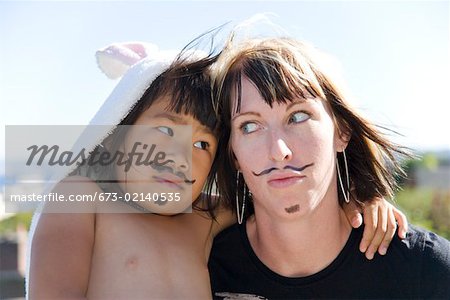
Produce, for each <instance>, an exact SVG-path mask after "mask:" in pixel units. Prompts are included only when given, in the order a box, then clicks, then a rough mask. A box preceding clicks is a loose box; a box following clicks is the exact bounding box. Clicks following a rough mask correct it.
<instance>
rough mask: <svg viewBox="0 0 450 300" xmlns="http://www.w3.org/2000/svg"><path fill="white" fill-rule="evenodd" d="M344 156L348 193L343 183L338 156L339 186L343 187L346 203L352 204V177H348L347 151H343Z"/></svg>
mask: <svg viewBox="0 0 450 300" xmlns="http://www.w3.org/2000/svg"><path fill="white" fill-rule="evenodd" d="M342 154H343V156H344V168H345V179H346V183H347V192H345V190H344V184H343V183H342V177H341V171H340V168H339V158H338V157H337V156H336V169H337V173H338V178H339V186H340V187H341V191H342V195H343V196H344V200H345V202H346V203H350V177H349V175H348V165H347V156H346V155H345V150H344V151H342Z"/></svg>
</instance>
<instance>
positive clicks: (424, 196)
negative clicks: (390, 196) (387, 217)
mask: <svg viewBox="0 0 450 300" xmlns="http://www.w3.org/2000/svg"><path fill="white" fill-rule="evenodd" d="M395 202H396V204H397V205H398V206H399V208H400V209H401V210H402V211H403V212H404V213H405V214H406V216H407V217H408V221H409V222H410V223H412V224H415V225H418V226H421V227H424V228H426V229H428V230H431V231H433V232H435V233H437V234H439V235H441V236H443V237H445V238H447V239H450V190H449V191H438V190H433V189H425V188H422V189H419V188H413V187H408V188H405V189H404V190H402V191H400V192H398V193H397V195H396V197H395Z"/></svg>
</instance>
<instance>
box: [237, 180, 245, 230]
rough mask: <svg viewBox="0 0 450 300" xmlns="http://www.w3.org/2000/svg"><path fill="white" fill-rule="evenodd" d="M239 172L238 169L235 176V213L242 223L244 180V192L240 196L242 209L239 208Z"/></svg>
mask: <svg viewBox="0 0 450 300" xmlns="http://www.w3.org/2000/svg"><path fill="white" fill-rule="evenodd" d="M240 175H241V173H240V172H239V171H238V172H237V176H236V214H237V221H238V223H239V225H240V224H242V220H243V219H244V210H245V194H246V192H247V191H246V186H247V185H246V184H245V182H244V194H243V196H242V211H241V210H240V209H239V177H240Z"/></svg>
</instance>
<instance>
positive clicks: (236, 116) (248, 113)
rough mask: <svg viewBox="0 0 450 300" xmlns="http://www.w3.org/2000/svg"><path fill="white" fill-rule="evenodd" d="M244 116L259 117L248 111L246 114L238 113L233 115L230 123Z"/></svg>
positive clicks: (255, 113)
mask: <svg viewBox="0 0 450 300" xmlns="http://www.w3.org/2000/svg"><path fill="white" fill-rule="evenodd" d="M246 115H253V116H257V117H261V114H260V113H257V112H253V111H248V112H244V113H239V114H236V115H234V116H233V118H231V121H232V122H233V121H234V119H236V118H238V117H242V116H246Z"/></svg>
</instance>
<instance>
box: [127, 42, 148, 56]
mask: <svg viewBox="0 0 450 300" xmlns="http://www.w3.org/2000/svg"><path fill="white" fill-rule="evenodd" d="M122 46H124V47H126V48H128V49H130V50H132V51H133V52H134V53H136V54H137V55H139V57H140V58H141V59H142V58H144V57H147V51H146V50H145V47H144V45H143V44H141V43H127V44H122Z"/></svg>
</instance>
